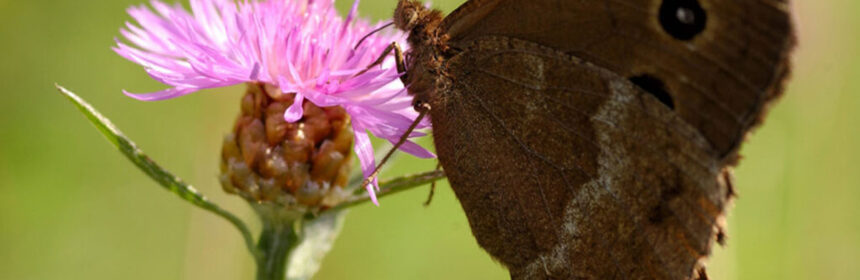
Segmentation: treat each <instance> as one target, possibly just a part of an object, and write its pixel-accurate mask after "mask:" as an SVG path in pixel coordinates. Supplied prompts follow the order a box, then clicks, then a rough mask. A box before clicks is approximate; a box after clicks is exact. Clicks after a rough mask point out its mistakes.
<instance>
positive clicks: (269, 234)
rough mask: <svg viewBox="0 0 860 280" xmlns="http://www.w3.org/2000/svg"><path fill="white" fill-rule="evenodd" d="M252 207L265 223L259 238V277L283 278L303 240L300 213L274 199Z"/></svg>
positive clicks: (271, 279)
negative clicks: (272, 201) (285, 207)
mask: <svg viewBox="0 0 860 280" xmlns="http://www.w3.org/2000/svg"><path fill="white" fill-rule="evenodd" d="M252 207H253V208H254V210H256V212H257V214H258V216H260V219H261V221H262V224H263V229H262V231H261V232H260V239H259V240H257V250H256V251H257V254H258V258H257V280H284V279H286V277H287V268H288V267H287V266H288V265H289V259H290V255H291V254H292V252H293V250H294V249H295V248H296V247H297V246H298V245H299V244H300V243H301V236H300V234H299V233H300V232H301V230H302V229H301V226H302V223H303V220H302V219H301V215H300V214H298V213H296V212H292V211H286V209H284V208H283V206H280V205H278V204H274V203H259V204H252Z"/></svg>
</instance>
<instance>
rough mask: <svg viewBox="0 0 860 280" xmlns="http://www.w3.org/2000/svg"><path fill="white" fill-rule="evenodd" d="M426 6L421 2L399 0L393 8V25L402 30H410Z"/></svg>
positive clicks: (415, 24)
mask: <svg viewBox="0 0 860 280" xmlns="http://www.w3.org/2000/svg"><path fill="white" fill-rule="evenodd" d="M426 9H427V8H425V7H424V5H422V4H421V2H418V1H413V0H400V1H398V2H397V8H396V9H394V26H396V27H397V28H398V29H400V30H403V31H412V29H414V28H415V26H417V25H418V22H419V20H418V19H419V16H420V15H421V14H422V11H423V10H426Z"/></svg>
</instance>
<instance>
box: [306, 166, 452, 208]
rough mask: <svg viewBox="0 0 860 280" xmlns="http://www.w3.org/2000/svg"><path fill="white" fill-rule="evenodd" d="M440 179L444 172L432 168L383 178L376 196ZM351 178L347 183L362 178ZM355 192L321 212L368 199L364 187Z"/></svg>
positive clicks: (353, 204)
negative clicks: (350, 197) (391, 177)
mask: <svg viewBox="0 0 860 280" xmlns="http://www.w3.org/2000/svg"><path fill="white" fill-rule="evenodd" d="M442 179H445V172H444V171H442V170H434V171H429V172H424V173H418V174H412V175H406V176H401V177H397V178H393V179H388V180H384V181H381V182H379V191H378V192H376V197H377V198H382V197H385V196H389V195H392V194H395V193H399V192H402V191H406V190H410V189H413V188H415V187H418V186H422V185H426V184H429V183H433V182H435V181H438V180H442ZM353 180H354V181H352V182H349V185H352V186H354V185H358V184H361V182H362V181H363V179H361V178H358V179H353ZM355 192H356V194H355V195H354V196H353V198H352V199H349V200H347V201H345V202H343V203H341V204H339V205H338V206H335V207H332V208H331V209H327V210H325V211H323V213H326V212H329V211H339V210H343V209H346V208H349V207H352V206H356V205H359V204H362V203H365V202H368V201H370V196H368V195H367V193H366V192H365V191H364V188H357V189H356V191H355Z"/></svg>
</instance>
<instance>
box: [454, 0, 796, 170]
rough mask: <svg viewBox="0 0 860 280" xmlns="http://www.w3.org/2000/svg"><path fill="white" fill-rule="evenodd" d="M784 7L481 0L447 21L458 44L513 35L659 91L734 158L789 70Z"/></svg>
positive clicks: (731, 1)
mask: <svg viewBox="0 0 860 280" xmlns="http://www.w3.org/2000/svg"><path fill="white" fill-rule="evenodd" d="M788 10H789V8H788V4H787V2H786V1H778V0H755V1H748V0H708V1H705V0H700V1H696V0H662V1H661V0H606V1H568V0H534V1H517V0H479V1H468V2H467V3H466V4H464V5H463V6H462V7H461V8H460V9H458V10H457V11H455V12H454V13H452V15H451V16H449V17H447V18H446V19H445V21H444V23H443V26H442V28H443V30H445V33H447V34H448V36H450V41H449V43H450V45H452V46H454V47H455V48H456V47H458V46H462V45H464V44H469V43H470V42H471V41H473V40H475V39H476V38H481V37H483V36H504V37H509V38H516V39H521V40H525V41H530V42H535V43H538V44H540V45H543V46H547V47H550V48H553V49H555V50H558V51H561V52H564V53H567V54H570V55H574V56H577V57H580V58H583V59H585V60H587V61H589V62H590V63H593V64H595V65H598V66H600V67H603V68H606V69H609V70H610V71H612V72H615V73H617V74H619V75H621V76H623V77H626V78H632V79H634V82H637V83H638V84H639V85H640V86H642V87H644V88H649V86H650V87H653V88H657V89H655V90H656V91H662V93H658V94H666V95H667V96H664V98H663V100H665V101H667V102H671V103H672V106H673V107H674V111H675V112H676V113H677V114H678V115H679V116H681V118H683V119H684V120H686V121H687V122H688V123H690V124H692V125H693V126H695V127H696V129H697V130H699V131H700V132H701V133H702V134H703V135H704V136H705V138H706V139H708V142H710V143H711V146H712V147H713V149H714V150H715V152H716V153H717V154H718V155H719V156H721V157H724V158H728V159H729V160H733V159H734V158H733V155H734V152H735V151H736V150H737V147H738V145H739V143H740V142H741V140H742V139H743V136H744V134H745V133H746V132H747V131H748V130H749V128H750V127H752V126H753V125H754V124H756V123H757V121H758V120H759V116H760V115H761V114H760V113H761V111H762V109H763V107H764V106H765V105H766V104H767V103H768V101H770V100H772V99H773V98H774V97H776V96H777V95H778V93H780V92H781V90H782V88H781V86H780V84H779V83H780V82H781V81H782V80H783V79H784V78H785V76H787V74H788V70H789V69H788V61H787V57H788V53H789V52H788V50H789V49H790V48H791V46H793V43H794V39H793V37H792V32H791V21H790V17H789V13H788ZM685 14H686V15H687V16H686V17H683V16H682V15H685ZM679 17H683V18H685V19H686V20H687V21H688V22H689V24H685V23H684V22H681V21H679V20H678V18H679ZM643 83H644V85H643ZM655 90H649V91H652V93H653V91H655Z"/></svg>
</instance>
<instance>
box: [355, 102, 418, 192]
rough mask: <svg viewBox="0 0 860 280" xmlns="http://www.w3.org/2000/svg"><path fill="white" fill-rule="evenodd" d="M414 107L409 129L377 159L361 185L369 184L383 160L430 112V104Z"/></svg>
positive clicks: (389, 156)
mask: <svg viewBox="0 0 860 280" xmlns="http://www.w3.org/2000/svg"><path fill="white" fill-rule="evenodd" d="M415 109H416V110H417V111H418V117H417V118H415V121H413V122H412V124H411V125H409V129H407V130H406V132H404V133H403V135H401V136H400V139H399V140H398V141H397V143H395V144H394V147H391V149H390V150H388V153H386V154H385V157H383V158H382V160H381V161H379V164H378V165H376V168H374V169H373V173H370V175H368V176H367V178H365V179H364V181H363V182H361V186H367V184H370V182H372V181H373V179H375V178H376V176H378V175H379V170H380V169H381V168H382V165H384V164H385V162H387V161H388V159H389V158H391V155H392V154H394V151H397V149H399V148H400V146H402V145H403V143H406V140H407V139H409V135H410V134H412V131H414V130H415V127H417V126H418V124H419V123H421V120H423V119H424V117H425V116H427V113H428V112H430V104H427V103H421V104H418V105H415Z"/></svg>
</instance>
